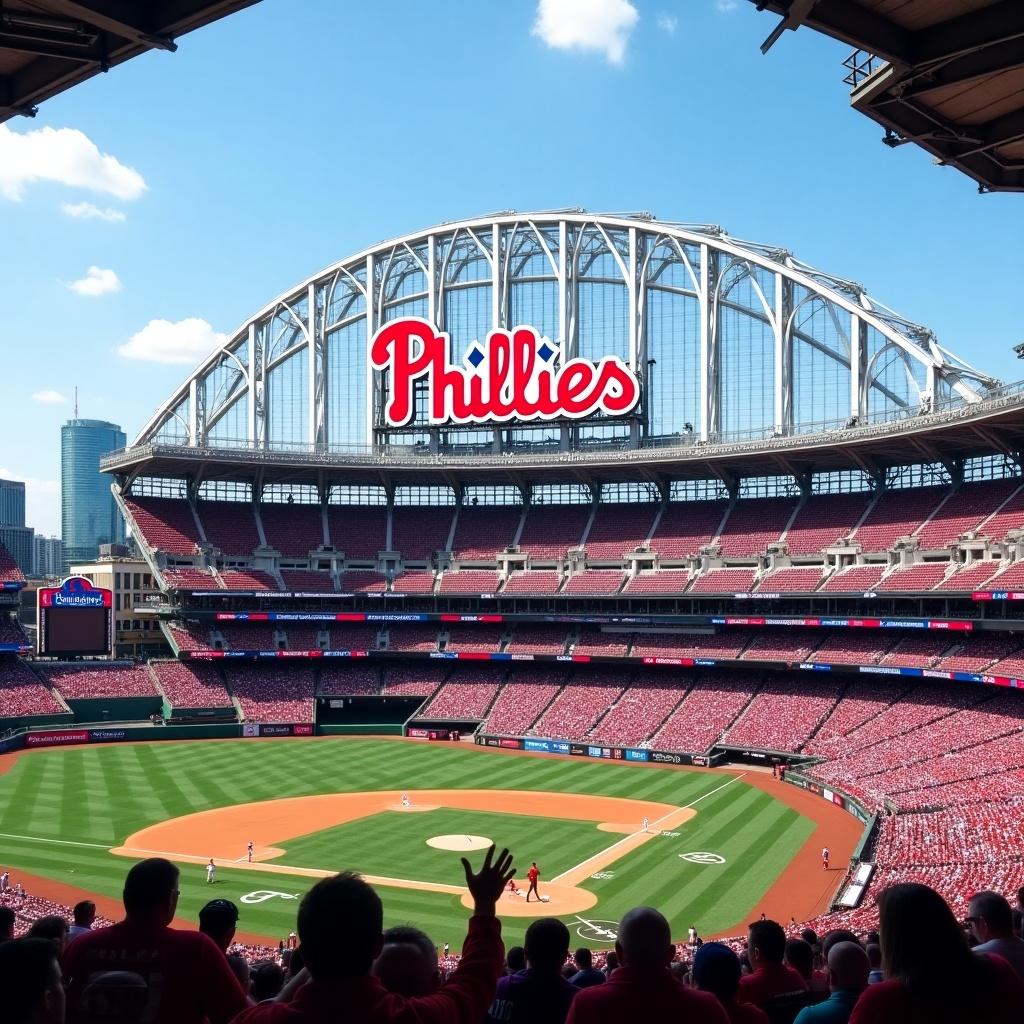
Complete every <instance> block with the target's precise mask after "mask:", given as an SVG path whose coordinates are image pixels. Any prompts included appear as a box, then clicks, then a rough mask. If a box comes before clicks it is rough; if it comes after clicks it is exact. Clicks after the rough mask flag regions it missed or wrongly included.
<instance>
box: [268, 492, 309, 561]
mask: <svg viewBox="0 0 1024 1024" xmlns="http://www.w3.org/2000/svg"><path fill="white" fill-rule="evenodd" d="M260 519H261V520H262V521H263V533H264V535H265V536H266V538H267V543H268V544H269V545H270V546H271V547H272V548H277V550H278V551H280V552H281V554H282V555H284V557H285V558H305V557H306V556H307V555H308V554H309V553H310V552H311V551H316V550H318V549H319V548H322V547H323V546H324V521H323V512H322V510H321V507H320V505H296V504H292V505H289V504H288V503H287V502H286V503H285V504H283V505H278V504H263V505H260Z"/></svg>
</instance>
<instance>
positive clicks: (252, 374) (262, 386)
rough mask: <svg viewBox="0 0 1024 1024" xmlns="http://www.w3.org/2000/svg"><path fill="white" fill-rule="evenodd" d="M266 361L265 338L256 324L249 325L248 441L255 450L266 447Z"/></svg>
mask: <svg viewBox="0 0 1024 1024" xmlns="http://www.w3.org/2000/svg"><path fill="white" fill-rule="evenodd" d="M265 396H266V361H265V359H264V352H263V338H262V336H261V335H260V332H259V331H257V330H256V324H254V323H251V324H249V424H248V427H249V430H248V435H249V436H248V437H247V438H246V440H247V441H248V442H249V444H250V446H252V447H253V448H263V447H265V445H266V433H267V432H266V423H267V409H266V404H265Z"/></svg>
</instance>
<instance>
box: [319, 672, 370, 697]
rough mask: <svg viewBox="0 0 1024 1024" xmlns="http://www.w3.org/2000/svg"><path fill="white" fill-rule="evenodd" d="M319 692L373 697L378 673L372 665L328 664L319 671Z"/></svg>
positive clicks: (327, 694) (330, 694) (337, 695)
mask: <svg viewBox="0 0 1024 1024" xmlns="http://www.w3.org/2000/svg"><path fill="white" fill-rule="evenodd" d="M319 693H321V694H322V695H324V696H334V697H375V696H377V695H378V694H379V693H380V673H379V671H378V669H376V668H375V667H372V666H363V665H352V666H349V665H328V666H325V667H324V668H323V669H321V671H320V686H319Z"/></svg>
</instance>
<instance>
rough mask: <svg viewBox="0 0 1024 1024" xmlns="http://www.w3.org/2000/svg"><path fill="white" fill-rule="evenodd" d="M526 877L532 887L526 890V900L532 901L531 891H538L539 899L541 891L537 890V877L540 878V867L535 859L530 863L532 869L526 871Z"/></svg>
mask: <svg viewBox="0 0 1024 1024" xmlns="http://www.w3.org/2000/svg"><path fill="white" fill-rule="evenodd" d="M526 877H527V879H528V880H529V883H530V888H529V889H527V890H526V902H527V903H529V902H530V893H531V892H532V893H536V894H537V899H538V900H539V899H540V893H539V892H537V879H538V878H540V869H539V868H538V867H537V862H536V861H534V862H533V863H532V864H531V865H530V870H529V871H527V872H526Z"/></svg>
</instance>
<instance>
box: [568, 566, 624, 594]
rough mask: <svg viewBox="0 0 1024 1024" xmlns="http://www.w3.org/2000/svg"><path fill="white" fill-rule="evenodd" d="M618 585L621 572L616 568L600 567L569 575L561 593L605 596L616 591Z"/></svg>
mask: <svg viewBox="0 0 1024 1024" xmlns="http://www.w3.org/2000/svg"><path fill="white" fill-rule="evenodd" d="M620 586H622V573H621V572H619V571H618V570H614V571H611V572H608V571H603V570H600V569H588V570H586V571H585V572H578V573H576V574H575V575H574V576H570V577H569V578H568V580H566V583H565V586H564V587H563V588H562V593H563V594H575V595H592V596H601V595H605V596H607V595H610V594H615V593H618V590H619V587H620Z"/></svg>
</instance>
